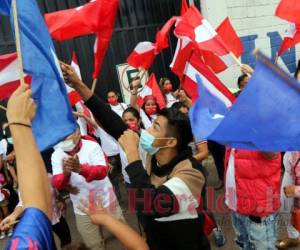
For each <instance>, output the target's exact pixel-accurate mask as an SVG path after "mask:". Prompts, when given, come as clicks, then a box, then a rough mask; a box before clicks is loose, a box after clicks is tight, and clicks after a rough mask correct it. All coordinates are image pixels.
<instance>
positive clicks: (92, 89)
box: [91, 79, 98, 93]
mask: <svg viewBox="0 0 300 250" xmlns="http://www.w3.org/2000/svg"><path fill="white" fill-rule="evenodd" d="M97 81H98V79H94V80H93V84H92V88H91V91H92V92H93V93H95V89H96V86H97Z"/></svg>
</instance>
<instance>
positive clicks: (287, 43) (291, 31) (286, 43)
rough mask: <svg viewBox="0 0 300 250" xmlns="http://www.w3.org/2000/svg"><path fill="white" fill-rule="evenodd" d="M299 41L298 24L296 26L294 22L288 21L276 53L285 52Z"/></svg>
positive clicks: (299, 30)
mask: <svg viewBox="0 0 300 250" xmlns="http://www.w3.org/2000/svg"><path fill="white" fill-rule="evenodd" d="M299 42H300V25H299V26H298V27H296V25H295V24H293V23H290V25H289V28H288V29H287V30H286V32H285V35H284V39H283V41H282V43H281V45H280V48H279V50H278V52H277V55H278V56H281V55H282V53H283V52H285V51H286V50H288V49H289V48H291V47H294V46H295V45H296V44H297V43H299Z"/></svg>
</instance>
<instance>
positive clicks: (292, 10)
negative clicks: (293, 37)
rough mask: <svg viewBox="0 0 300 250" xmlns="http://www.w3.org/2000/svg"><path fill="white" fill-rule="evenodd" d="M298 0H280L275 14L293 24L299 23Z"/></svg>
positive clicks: (299, 10) (299, 4) (299, 3)
mask: <svg viewBox="0 0 300 250" xmlns="http://www.w3.org/2000/svg"><path fill="white" fill-rule="evenodd" d="M299 13H300V1H298V0H281V1H280V3H279V4H278V6H277V9H276V12H275V15H276V16H278V17H280V18H282V19H284V20H286V21H288V22H291V23H295V24H300V16H299Z"/></svg>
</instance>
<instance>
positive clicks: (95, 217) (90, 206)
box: [78, 194, 110, 225]
mask: <svg viewBox="0 0 300 250" xmlns="http://www.w3.org/2000/svg"><path fill="white" fill-rule="evenodd" d="M91 195H92V194H90V196H91ZM80 202H81V206H79V207H78V208H79V209H80V210H81V211H82V212H83V213H85V214H87V215H88V216H89V217H90V218H91V221H92V223H93V224H96V225H103V224H105V220H106V219H107V218H108V217H109V216H110V215H109V213H108V212H107V211H106V210H105V209H104V208H103V207H102V205H101V202H94V198H93V197H90V199H89V202H88V201H86V200H84V199H81V200H80Z"/></svg>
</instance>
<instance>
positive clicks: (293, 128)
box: [209, 53, 300, 151]
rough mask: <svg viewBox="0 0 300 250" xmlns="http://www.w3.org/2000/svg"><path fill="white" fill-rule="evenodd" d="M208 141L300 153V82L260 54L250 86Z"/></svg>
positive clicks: (263, 149)
mask: <svg viewBox="0 0 300 250" xmlns="http://www.w3.org/2000/svg"><path fill="white" fill-rule="evenodd" d="M209 139H211V140H215V141H217V142H219V143H222V144H224V145H228V146H231V147H234V148H240V149H249V150H261V151H296V150H297V151H298V150H300V83H299V82H298V81H297V80H295V79H294V78H291V77H290V76H289V75H287V74H286V73H285V72H284V71H283V70H281V69H280V68H279V67H277V66H276V65H274V64H272V63H271V62H270V61H269V60H268V59H267V58H266V57H265V56H263V55H262V54H260V53H259V54H258V62H257V64H256V69H255V72H254V74H253V76H252V77H251V79H250V81H249V83H248V85H247V86H246V88H245V89H244V90H243V91H242V93H241V94H240V96H239V98H238V99H237V101H236V103H235V104H234V105H233V106H232V109H231V110H230V112H229V113H228V114H227V115H226V116H225V118H224V119H223V120H222V122H221V123H220V124H219V126H218V127H217V128H216V130H214V132H213V133H212V134H211V135H210V136H209Z"/></svg>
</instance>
